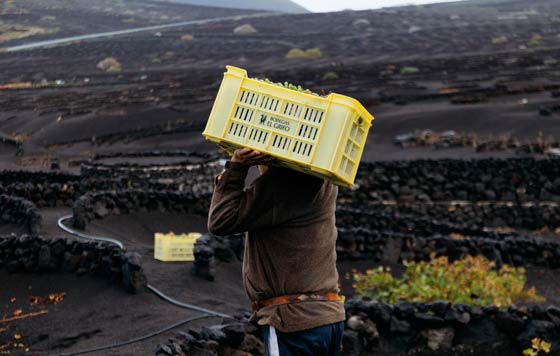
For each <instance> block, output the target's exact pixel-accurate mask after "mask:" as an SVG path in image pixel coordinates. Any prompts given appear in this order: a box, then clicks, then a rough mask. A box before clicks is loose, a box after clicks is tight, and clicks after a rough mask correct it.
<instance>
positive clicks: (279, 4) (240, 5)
mask: <svg viewBox="0 0 560 356" xmlns="http://www.w3.org/2000/svg"><path fill="white" fill-rule="evenodd" d="M159 1H172V2H176V3H180V4H192V5H201V6H216V7H225V8H232V9H251V10H267V11H278V12H286V13H306V12H309V11H308V10H307V9H305V8H304V7H303V6H301V5H298V4H296V3H295V2H293V1H290V0H267V1H259V0H159Z"/></svg>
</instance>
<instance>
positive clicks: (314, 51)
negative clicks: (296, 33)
mask: <svg viewBox="0 0 560 356" xmlns="http://www.w3.org/2000/svg"><path fill="white" fill-rule="evenodd" d="M322 56H323V53H322V52H321V50H320V49H319V48H310V49H308V50H305V51H304V50H302V49H301V48H292V49H291V50H289V51H288V53H286V58H287V59H301V58H307V59H310V58H321V57H322Z"/></svg>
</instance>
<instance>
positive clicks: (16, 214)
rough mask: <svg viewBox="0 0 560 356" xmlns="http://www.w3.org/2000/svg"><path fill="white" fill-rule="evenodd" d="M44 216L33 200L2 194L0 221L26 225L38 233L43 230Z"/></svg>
mask: <svg viewBox="0 0 560 356" xmlns="http://www.w3.org/2000/svg"><path fill="white" fill-rule="evenodd" d="M41 222H42V217H41V214H39V210H38V209H37V207H36V206H35V204H33V203H32V202H30V201H28V200H25V199H23V198H19V197H14V196H10V195H4V194H0V223H2V224H14V225H18V226H25V227H26V228H27V229H28V230H29V232H31V233H33V234H36V233H38V232H39V231H40V230H41Z"/></svg>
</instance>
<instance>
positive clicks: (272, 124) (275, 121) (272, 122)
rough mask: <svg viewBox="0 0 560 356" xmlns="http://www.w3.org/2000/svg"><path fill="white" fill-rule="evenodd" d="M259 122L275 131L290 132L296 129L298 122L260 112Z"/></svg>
mask: <svg viewBox="0 0 560 356" xmlns="http://www.w3.org/2000/svg"><path fill="white" fill-rule="evenodd" d="M257 123H258V124H259V125H261V126H264V127H266V128H268V129H271V130H273V131H275V132H279V133H285V134H290V133H293V131H294V130H295V129H296V126H297V123H296V122H294V121H292V120H287V119H282V118H279V117H275V116H270V115H267V114H259V116H258V118H257Z"/></svg>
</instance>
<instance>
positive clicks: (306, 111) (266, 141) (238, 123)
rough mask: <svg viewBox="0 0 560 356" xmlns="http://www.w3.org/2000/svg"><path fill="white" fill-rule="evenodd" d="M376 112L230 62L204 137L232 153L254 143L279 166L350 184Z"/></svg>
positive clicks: (341, 96)
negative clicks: (289, 85)
mask: <svg viewBox="0 0 560 356" xmlns="http://www.w3.org/2000/svg"><path fill="white" fill-rule="evenodd" d="M372 120H373V116H372V115H371V114H370V113H368V112H367V110H366V109H365V108H364V107H363V106H362V105H361V104H360V103H359V102H358V101H357V100H355V99H353V98H350V97H348V96H344V95H340V94H334V93H332V94H329V95H328V96H326V97H321V96H318V95H312V94H307V93H302V92H298V91H295V90H291V89H288V88H284V87H281V86H278V85H274V84H269V83H267V82H264V81H261V80H257V79H251V78H249V77H248V76H247V72H246V71H245V70H243V69H240V68H236V67H232V66H227V72H226V73H224V79H223V81H222V84H221V86H220V90H219V92H218V95H217V97H216V101H215V102H214V107H213V108H212V112H211V113H210V118H209V119H208V123H207V125H206V129H205V130H204V133H203V135H204V136H205V137H206V139H208V140H210V141H213V142H216V143H218V144H219V145H220V146H221V147H222V148H223V149H225V150H226V151H227V152H228V153H229V154H232V153H233V151H234V150H235V149H236V148H239V147H249V148H252V149H255V150H258V151H260V152H263V153H267V154H269V155H271V156H274V157H276V158H278V164H279V165H283V166H286V167H289V168H293V169H296V170H299V171H302V172H305V173H309V174H313V175H317V176H320V177H322V178H325V179H329V180H331V181H332V182H333V183H335V184H338V185H341V186H346V187H348V186H351V185H352V184H353V183H354V179H355V177H356V172H357V170H358V166H359V163H360V159H361V157H362V152H363V150H364V145H365V143H366V138H367V135H368V132H369V129H370V127H371V122H372Z"/></svg>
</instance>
